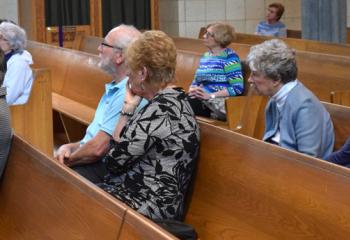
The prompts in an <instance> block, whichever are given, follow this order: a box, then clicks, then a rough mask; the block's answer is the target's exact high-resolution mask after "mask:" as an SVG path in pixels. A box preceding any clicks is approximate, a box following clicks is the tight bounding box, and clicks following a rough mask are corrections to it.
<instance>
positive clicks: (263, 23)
mask: <svg viewBox="0 0 350 240" xmlns="http://www.w3.org/2000/svg"><path fill="white" fill-rule="evenodd" d="M257 25H258V26H259V25H260V26H261V25H266V21H264V20H262V21H260V22H259V23H258V24H257Z"/></svg>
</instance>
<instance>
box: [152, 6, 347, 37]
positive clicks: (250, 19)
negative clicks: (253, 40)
mask: <svg viewBox="0 0 350 240" xmlns="http://www.w3.org/2000/svg"><path fill="white" fill-rule="evenodd" d="M159 1H160V10H159V12H160V28H161V29H162V30H163V31H165V32H167V33H168V34H170V35H172V36H183V37H184V36H186V37H198V31H199V29H200V28H201V27H203V26H205V25H207V24H209V23H212V22H215V21H226V22H229V23H230V24H232V25H233V26H234V27H235V29H236V31H237V32H244V33H254V32H255V26H256V24H257V23H258V22H259V21H260V20H263V19H264V18H265V13H266V8H267V6H268V5H269V4H270V3H272V2H280V3H282V4H283V5H284V6H285V9H286V10H285V13H284V15H283V17H282V21H283V22H284V23H285V24H286V25H287V28H289V29H296V30H300V29H301V11H300V6H301V0H159ZM347 1H348V2H350V0H347ZM348 6H349V4H348ZM348 12H349V11H348Z"/></svg>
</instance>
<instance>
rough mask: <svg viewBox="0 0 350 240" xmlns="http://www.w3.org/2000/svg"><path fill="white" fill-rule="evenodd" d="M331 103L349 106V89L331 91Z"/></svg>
mask: <svg viewBox="0 0 350 240" xmlns="http://www.w3.org/2000/svg"><path fill="white" fill-rule="evenodd" d="M331 103H334V104H339V105H344V106H348V107H350V90H344V91H332V92H331Z"/></svg>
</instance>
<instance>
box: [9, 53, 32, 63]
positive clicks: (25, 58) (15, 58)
mask: <svg viewBox="0 0 350 240" xmlns="http://www.w3.org/2000/svg"><path fill="white" fill-rule="evenodd" d="M13 63H17V64H32V63H33V59H32V55H31V54H30V53H29V52H28V51H26V50H23V51H22V52H19V53H15V54H13V55H12V57H11V58H10V59H9V61H8V65H10V64H13Z"/></svg>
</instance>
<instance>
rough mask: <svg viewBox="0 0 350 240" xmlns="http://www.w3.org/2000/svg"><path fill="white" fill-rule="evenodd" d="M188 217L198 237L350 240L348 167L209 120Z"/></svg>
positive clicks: (202, 142)
mask: <svg viewBox="0 0 350 240" xmlns="http://www.w3.org/2000/svg"><path fill="white" fill-rule="evenodd" d="M200 129H201V148H200V158H199V162H198V170H197V176H196V180H195V185H194V191H193V195H192V199H191V201H190V206H189V210H188V213H187V215H186V220H185V221H186V222H187V223H189V224H192V225H193V226H194V227H195V228H196V230H197V232H198V234H199V238H200V239H203V240H206V239H210V240H215V239H220V240H225V239H316V238H317V239H347V238H348V236H349V234H350V228H349V222H350V205H349V204H348V203H349V201H350V195H349V194H347V193H349V192H350V171H349V170H348V169H345V168H342V167H339V166H336V165H333V164H330V163H327V162H325V161H322V160H318V159H315V158H312V157H308V156H306V155H303V154H299V153H296V152H292V151H289V150H286V149H282V148H279V147H277V146H273V145H271V144H268V143H263V142H261V141H258V140H256V139H252V138H249V137H246V136H243V135H241V134H237V133H234V132H230V131H227V130H224V129H221V128H218V127H215V126H212V125H208V124H205V123H201V124H200Z"/></svg>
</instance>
